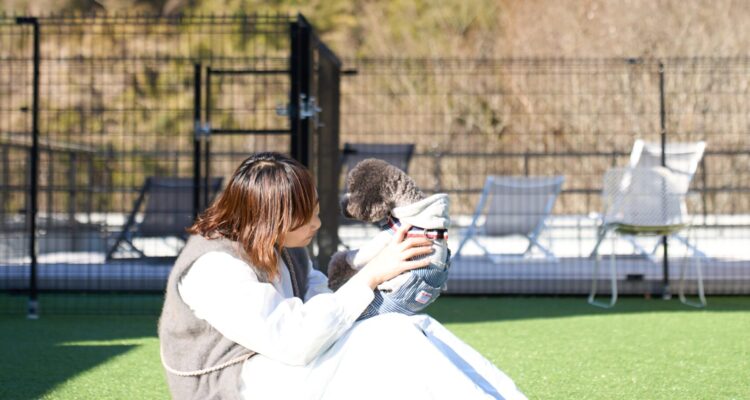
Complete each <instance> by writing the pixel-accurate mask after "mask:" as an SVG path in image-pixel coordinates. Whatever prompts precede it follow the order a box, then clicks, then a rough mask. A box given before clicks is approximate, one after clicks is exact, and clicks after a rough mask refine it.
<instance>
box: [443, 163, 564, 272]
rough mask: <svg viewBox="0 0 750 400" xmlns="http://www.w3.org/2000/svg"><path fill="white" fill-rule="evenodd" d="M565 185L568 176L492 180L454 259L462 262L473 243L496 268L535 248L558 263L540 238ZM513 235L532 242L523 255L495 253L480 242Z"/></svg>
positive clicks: (488, 183)
mask: <svg viewBox="0 0 750 400" xmlns="http://www.w3.org/2000/svg"><path fill="white" fill-rule="evenodd" d="M564 181H565V177H564V176H551V177H541V176H538V177H530V176H488V177H487V179H486V181H485V184H484V188H483V189H482V194H481V196H480V198H479V202H478V204H477V208H476V210H475V211H474V215H473V217H472V220H471V225H469V227H468V228H467V229H466V230H465V231H464V234H463V238H462V239H461V243H460V244H459V246H458V250H456V254H455V256H453V259H454V260H456V259H458V258H460V257H461V251H462V250H463V249H464V246H465V245H466V243H468V242H469V241H473V242H474V243H475V244H476V245H477V246H478V247H479V248H480V249H481V250H482V252H483V254H484V256H485V257H487V258H489V259H490V260H491V261H492V262H493V263H495V264H497V263H499V262H501V261H502V260H503V259H505V258H506V257H526V256H529V255H531V252H532V250H533V249H534V248H536V249H538V250H539V251H541V253H542V254H543V255H544V257H545V258H547V259H549V260H556V257H555V255H554V254H553V253H552V251H551V250H550V249H548V248H547V247H545V246H543V245H542V244H541V243H539V236H540V235H541V233H542V231H543V230H544V227H545V225H546V220H547V218H548V217H549V216H550V214H551V213H552V208H553V207H554V205H555V201H556V200H557V196H558V195H559V194H560V190H561V188H562V185H563V182H564ZM481 220H484V221H483V222H482V221H481ZM513 235H520V236H523V237H525V238H526V239H527V240H528V241H529V244H528V246H527V247H526V250H525V251H524V252H523V253H497V252H492V251H490V250H489V249H488V248H487V246H486V245H484V244H483V243H482V241H481V240H480V237H481V238H494V237H507V236H513Z"/></svg>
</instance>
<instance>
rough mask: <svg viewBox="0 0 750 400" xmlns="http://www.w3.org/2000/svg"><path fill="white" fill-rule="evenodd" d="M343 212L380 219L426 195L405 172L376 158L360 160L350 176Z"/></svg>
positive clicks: (347, 182)
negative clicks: (394, 209) (396, 208)
mask: <svg viewBox="0 0 750 400" xmlns="http://www.w3.org/2000/svg"><path fill="white" fill-rule="evenodd" d="M346 187H347V190H348V191H347V193H346V194H345V195H344V197H343V198H342V199H341V211H342V213H343V214H344V216H346V217H347V218H353V219H356V220H360V221H366V222H378V221H380V220H382V219H384V218H386V217H387V216H388V215H389V214H390V211H391V210H392V209H393V208H395V207H401V206H405V205H408V204H412V203H414V202H416V201H419V200H422V199H423V198H424V194H422V192H421V191H420V190H419V189H418V188H417V185H416V183H414V180H413V179H411V177H410V176H409V175H407V174H406V173H405V172H404V171H402V170H400V169H398V168H396V167H394V166H393V165H391V164H388V163H387V162H385V161H383V160H379V159H375V158H368V159H366V160H362V161H360V162H359V163H358V164H357V165H356V166H355V167H354V168H352V170H351V171H349V174H348V175H347V176H346Z"/></svg>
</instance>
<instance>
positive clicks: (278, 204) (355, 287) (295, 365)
mask: <svg viewBox="0 0 750 400" xmlns="http://www.w3.org/2000/svg"><path fill="white" fill-rule="evenodd" d="M318 209H319V205H318V202H317V195H316V191H315V187H314V184H313V180H312V177H311V176H310V174H309V172H308V171H307V170H306V169H305V168H304V167H303V166H302V165H301V164H299V163H298V162H296V161H294V160H293V159H290V158H288V157H286V156H283V155H281V154H277V153H259V154H256V155H253V156H251V157H250V158H248V159H247V160H245V161H244V162H243V163H242V164H241V165H240V166H239V168H238V169H237V171H235V173H234V175H233V176H232V179H231V181H230V182H229V185H228V186H227V188H226V189H225V191H224V192H223V193H222V194H221V196H219V198H218V199H217V200H216V201H215V202H214V204H213V205H212V206H211V207H209V208H208V210H206V212H205V213H204V214H203V215H202V216H201V217H200V218H199V219H198V220H197V221H196V223H195V224H194V225H193V226H192V227H191V228H190V229H189V232H190V233H192V236H191V237H190V239H189V240H188V243H187V244H186V246H185V248H184V249H183V251H182V252H181V253H180V256H179V257H178V259H177V261H176V262H175V266H174V268H173V269H172V272H171V274H170V277H169V281H168V283H167V291H166V296H165V301H164V308H163V310H162V315H161V318H160V320H159V338H160V342H161V358H162V363H163V365H164V367H165V369H166V371H167V381H168V383H169V388H170V391H171V393H172V396H173V397H174V398H176V399H187V398H195V399H214V398H217V399H218V398H221V399H234V398H237V399H351V398H357V399H363V398H373V399H374V398H383V397H388V398H393V399H397V398H410V397H413V396H418V397H419V398H428V399H429V398H434V399H439V398H446V399H449V398H450V399H455V398H461V399H469V398H524V397H523V395H522V394H520V392H518V391H517V390H516V389H515V386H514V385H513V382H512V381H510V379H508V378H507V377H506V376H505V375H503V374H502V372H500V371H499V370H497V368H495V367H494V366H492V365H491V364H490V363H489V362H488V361H487V360H485V359H484V358H482V357H481V356H480V355H479V354H478V353H476V352H475V351H474V350H472V349H471V348H469V347H468V346H467V345H466V344H464V343H463V342H461V341H460V340H459V339H457V338H456V337H455V336H453V335H451V334H450V333H449V332H448V331H447V330H445V328H443V327H442V326H441V325H440V324H439V323H437V322H436V321H434V320H432V319H430V318H429V317H426V316H416V317H406V316H403V315H398V314H386V315H383V316H378V317H375V318H371V319H368V320H366V321H363V322H358V323H355V320H356V319H357V317H358V316H359V315H360V314H361V313H362V311H363V310H364V309H365V308H366V307H367V305H368V304H369V303H370V302H371V301H372V299H373V290H374V288H375V287H376V286H377V285H379V284H380V283H382V282H384V281H386V280H388V279H391V278H393V277H395V276H396V275H398V274H400V273H402V272H404V271H407V270H410V269H414V268H419V267H423V266H425V265H426V264H427V263H428V262H429V258H426V259H423V260H419V261H410V260H411V259H413V258H414V257H417V256H421V255H425V254H428V253H429V252H430V251H431V247H430V242H429V240H427V239H426V238H409V239H406V240H405V239H404V237H405V233H406V231H407V230H408V226H404V227H402V228H401V229H400V230H399V233H398V234H397V235H396V237H395V239H394V240H393V242H392V243H390V244H389V245H388V247H387V248H386V249H384V250H383V251H382V252H381V253H380V254H379V255H378V256H377V257H375V258H374V259H373V260H372V261H371V262H370V263H368V264H367V265H366V266H365V267H364V268H362V269H361V270H360V271H359V272H358V273H357V274H356V275H355V276H354V277H352V278H351V279H350V280H349V281H348V282H347V283H346V284H344V285H343V286H342V287H341V288H339V289H338V290H337V291H336V292H335V293H332V292H331V291H330V290H329V289H328V287H327V280H326V277H325V276H324V275H323V274H321V273H320V272H318V271H316V270H314V269H313V268H312V267H311V263H310V260H309V258H307V254H306V252H305V251H304V246H306V245H308V244H309V243H310V241H311V240H312V238H313V236H314V234H315V232H316V231H317V230H318V228H319V227H320V219H319V217H318ZM501 396H502V397H501ZM514 396H515V397H514Z"/></svg>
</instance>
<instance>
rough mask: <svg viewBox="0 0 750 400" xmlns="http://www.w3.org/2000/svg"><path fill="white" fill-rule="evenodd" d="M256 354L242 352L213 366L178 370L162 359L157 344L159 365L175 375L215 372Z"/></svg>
mask: <svg viewBox="0 0 750 400" xmlns="http://www.w3.org/2000/svg"><path fill="white" fill-rule="evenodd" d="M256 354H258V353H255V352H250V353H248V354H243V355H241V356H239V357H237V358H233V359H231V360H229V361H227V362H225V363H221V364H219V365H215V366H213V367H209V368H203V369H199V370H195V371H179V370H176V369H174V368H172V367H170V366H169V365H167V362H166V361H165V360H164V349H163V348H162V347H161V346H159V356H160V358H161V365H162V366H164V369H166V370H167V372H169V373H170V374H173V375H177V376H200V375H206V374H210V373H211V372H215V371H218V370H221V369H224V368H226V367H229V366H231V365H234V364H237V363H241V362H243V361H246V360H248V359H250V357H252V356H254V355H256Z"/></svg>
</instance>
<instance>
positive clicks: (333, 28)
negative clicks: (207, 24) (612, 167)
mask: <svg viewBox="0 0 750 400" xmlns="http://www.w3.org/2000/svg"><path fill="white" fill-rule="evenodd" d="M2 10H3V11H4V12H6V13H12V14H35V15H41V14H47V13H53V12H70V11H76V12H107V13H122V12H128V13H148V14H165V15H170V14H175V13H181V12H182V13H223V14H234V13H241V12H245V13H264V12H284V13H290V14H294V13H297V12H301V13H303V14H304V15H305V16H307V17H308V19H309V20H310V21H311V22H313V24H314V25H315V26H316V28H317V29H318V30H319V33H320V34H321V36H322V38H323V39H324V40H325V41H326V42H327V43H328V44H329V45H330V46H331V47H332V48H333V49H334V50H335V51H336V52H337V53H338V54H339V55H340V56H342V57H355V56H358V57H362V56H372V57H375V56H410V57H415V56H417V57H423V56H424V57H435V56H441V57H472V58H473V57H487V58H502V57H540V56H541V57H549V56H553V57H560V56H565V57H650V56H652V57H674V56H691V57H693V56H744V55H747V53H748V48H749V47H748V45H749V44H750V25H749V24H747V23H746V22H747V21H748V19H749V18H750V2H747V1H731V0H718V1H708V0H702V1H698V0H696V1H682V0H663V1H654V0H617V1H615V0H610V1H596V0H594V1H588V0H559V1H551V0H548V1H542V0H525V1H518V0H517V1H508V0H470V1H466V0H389V1H368V0H312V1H288V0H274V1H253V0H229V1H207V0H203V1H198V0H157V1H153V0H151V1H149V0H140V1H139V0H100V1H98V2H95V1H88V0H67V1H53V0H39V1H28V0H4V1H3V2H2Z"/></svg>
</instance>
